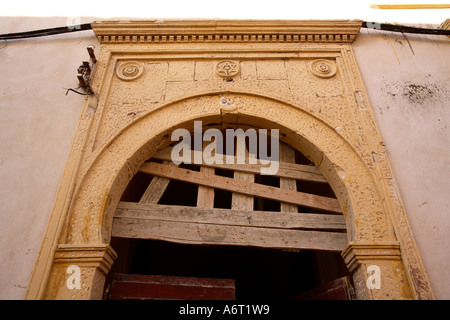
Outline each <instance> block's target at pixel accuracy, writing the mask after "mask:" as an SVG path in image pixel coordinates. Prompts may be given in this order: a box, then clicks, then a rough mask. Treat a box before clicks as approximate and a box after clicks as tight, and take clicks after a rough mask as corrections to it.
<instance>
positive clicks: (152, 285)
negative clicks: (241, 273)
mask: <svg viewBox="0 0 450 320" xmlns="http://www.w3.org/2000/svg"><path fill="white" fill-rule="evenodd" d="M235 298H236V294H235V281H234V280H231V279H230V280H229V279H210V278H191V277H177V276H159V275H141V274H117V273H116V274H114V279H113V282H112V286H111V296H110V299H111V300H160V299H164V300H166V299H170V300H179V299H182V300H234V299H235Z"/></svg>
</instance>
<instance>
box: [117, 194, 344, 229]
mask: <svg viewBox="0 0 450 320" xmlns="http://www.w3.org/2000/svg"><path fill="white" fill-rule="evenodd" d="M114 217H115V218H117V219H120V218H129V219H136V220H155V221H176V222H191V223H206V224H218V225H234V226H252V227H261V228H266V227H268V228H281V229H314V230H334V231H344V230H346V224H345V220H344V217H343V216H342V215H336V214H314V213H305V214H298V213H293V212H273V211H246V210H233V209H231V210H230V209H218V208H196V207H187V206H170V205H158V204H142V203H136V202H123V201H121V202H119V204H118V206H117V208H116V212H115V215H114Z"/></svg>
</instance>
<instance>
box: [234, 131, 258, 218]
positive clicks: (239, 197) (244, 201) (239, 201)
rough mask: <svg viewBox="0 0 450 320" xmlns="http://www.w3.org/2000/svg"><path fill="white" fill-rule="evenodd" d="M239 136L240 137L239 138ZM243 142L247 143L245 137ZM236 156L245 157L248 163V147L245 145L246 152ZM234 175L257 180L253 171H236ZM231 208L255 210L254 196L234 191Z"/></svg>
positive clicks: (247, 179) (253, 180) (240, 178)
mask: <svg viewBox="0 0 450 320" xmlns="http://www.w3.org/2000/svg"><path fill="white" fill-rule="evenodd" d="M239 138H240V137H238V139H239ZM239 143H242V141H241V142H239V141H238V142H237V143H236V144H237V145H239ZM243 143H244V144H245V138H244V141H243ZM239 152H241V151H240V150H237V153H239ZM236 156H237V157H243V158H244V159H246V160H245V162H246V163H247V162H248V159H249V154H248V150H247V147H245V151H244V154H236ZM233 177H234V179H237V180H243V181H248V182H255V175H254V174H253V173H247V172H239V171H235V172H234V176H233ZM231 209H236V210H253V197H252V196H248V195H245V194H241V193H237V192H233V194H232V195H231Z"/></svg>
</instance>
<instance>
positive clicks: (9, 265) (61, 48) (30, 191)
mask: <svg viewBox="0 0 450 320" xmlns="http://www.w3.org/2000/svg"><path fill="white" fill-rule="evenodd" d="M89 21H92V19H88V18H86V19H82V20H81V22H89ZM66 23H67V18H52V19H12V18H11V19H10V18H0V33H8V32H17V31H26V30H34V29H40V28H47V27H55V26H61V25H66ZM383 35H386V37H384V36H383ZM437 39H440V41H438V40H437ZM408 41H409V42H408ZM89 44H94V45H96V46H97V47H99V44H98V42H97V40H96V39H95V37H94V36H93V33H92V32H91V31H85V32H80V33H76V34H73V35H69V36H67V35H66V36H56V37H47V38H37V39H32V40H27V41H16V42H8V43H7V44H6V46H5V47H3V48H2V49H0V70H1V71H2V77H1V78H0V123H1V127H0V147H1V150H2V152H1V154H0V157H1V158H0V159H1V161H0V163H1V165H0V179H1V183H0V201H1V202H2V204H3V206H2V210H0V221H1V223H0V234H1V238H0V261H1V264H0V299H21V298H23V295H24V294H25V289H26V286H27V284H28V280H29V277H30V274H31V272H32V269H33V266H34V263H35V260H36V257H37V253H38V250H39V246H40V244H41V242H42V237H43V235H44V231H45V227H46V224H47V221H48V219H49V216H50V212H51V209H52V206H53V203H54V200H55V196H56V192H57V188H58V185H59V182H60V179H61V175H62V171H63V169H64V166H65V162H66V160H67V156H68V153H69V150H70V146H71V143H72V139H73V135H74V133H75V130H76V126H77V123H78V120H79V116H80V112H81V108H82V104H83V100H84V97H83V96H79V95H77V94H75V93H72V92H71V93H69V94H68V95H65V94H66V90H65V89H64V88H74V87H76V86H77V83H78V82H77V79H76V69H77V67H78V65H79V64H80V63H81V61H83V60H87V59H88V56H87V51H86V49H85V48H86V46H87V45H89ZM2 46H3V45H2V44H0V47H2ZM353 47H354V53H355V56H356V59H357V62H358V65H359V68H360V71H361V74H362V77H363V80H364V82H365V87H366V90H367V92H368V95H369V99H370V102H371V104H372V107H373V109H374V113H375V117H376V119H377V121H378V126H379V128H380V131H381V135H382V137H383V139H384V141H385V144H386V148H387V152H388V154H389V156H390V161H391V165H392V167H393V170H394V174H395V177H396V179H397V183H398V185H399V189H400V193H401V195H402V197H403V200H404V204H405V207H406V211H407V214H408V216H409V219H410V223H411V225H412V229H413V232H414V235H415V237H416V240H417V243H418V246H419V249H420V252H421V254H422V257H423V260H424V264H425V267H426V269H427V272H428V275H429V277H430V280H431V284H432V286H433V289H434V291H435V295H436V298H438V299H448V298H449V297H450V281H449V280H448V279H447V278H443V275H445V274H446V266H447V264H448V261H450V256H449V251H450V250H448V249H449V248H448V247H449V245H448V243H449V242H448V240H447V239H446V237H445V235H446V234H447V233H448V232H449V231H450V226H449V219H448V210H449V204H450V200H449V198H448V196H447V193H448V192H447V190H450V182H449V180H448V178H447V177H448V176H449V173H450V172H449V171H450V169H449V167H450V166H449V160H448V159H449V156H450V151H449V149H448V148H447V147H446V146H448V144H449V141H450V139H449V138H450V137H449V132H450V131H449V129H448V128H447V125H448V123H449V120H450V115H449V111H448V109H447V110H446V108H448V101H449V84H448V83H449V81H448V80H449V79H448V75H449V74H450V72H449V71H450V70H449V69H450V64H449V63H448V59H446V57H448V56H449V53H450V52H449V51H450V44H449V41H448V40H447V39H445V38H443V37H428V38H427V39H426V38H425V37H423V36H420V37H417V39H414V38H413V37H410V36H409V35H408V36H407V39H405V38H404V37H403V36H401V35H400V36H398V35H391V34H390V33H380V34H378V33H375V31H372V30H371V31H370V32H367V31H365V30H362V33H361V34H360V35H359V36H358V38H357V40H356V41H355V42H354V43H353ZM413 89H414V90H415V91H413Z"/></svg>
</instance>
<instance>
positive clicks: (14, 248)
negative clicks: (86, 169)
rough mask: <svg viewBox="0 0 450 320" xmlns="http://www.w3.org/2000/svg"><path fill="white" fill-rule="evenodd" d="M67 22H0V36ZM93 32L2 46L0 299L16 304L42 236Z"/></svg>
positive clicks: (76, 115)
mask: <svg viewBox="0 0 450 320" xmlns="http://www.w3.org/2000/svg"><path fill="white" fill-rule="evenodd" d="M66 21H67V18H51V19H37V18H36V19H30V18H28V19H25V18H16V19H14V18H0V33H2V34H3V33H9V32H20V31H28V30H36V29H43V28H52V27H55V26H64V25H66ZM89 44H94V45H97V41H96V39H95V37H94V36H93V33H92V32H89V31H87V32H79V33H77V34H76V35H75V34H74V35H66V36H55V37H46V38H35V39H28V40H26V41H8V42H7V43H4V41H1V44H0V47H2V49H0V70H1V77H0V150H1V153H0V181H1V182H0V202H1V204H2V208H1V209H0V299H22V298H23V296H24V294H25V289H26V286H27V284H28V281H29V277H30V274H31V271H32V269H33V266H34V263H35V260H36V257H37V253H38V250H39V247H40V243H41V242H42V238H43V236H44V231H45V227H46V224H47V221H48V219H49V216H50V213H51V210H52V206H53V203H54V200H55V196H56V191H57V189H58V185H59V180H60V179H61V175H62V172H63V169H64V166H65V163H66V160H67V157H68V154H69V150H70V146H71V143H72V139H73V135H74V133H75V130H76V126H77V123H78V119H79V116H80V113H81V108H82V105H83V101H84V96H80V95H77V94H75V93H73V92H71V93H69V94H68V95H67V96H66V90H65V89H64V88H75V87H76V86H77V85H78V80H77V78H76V75H77V68H78V66H79V65H80V64H81V61H83V60H86V59H88V58H89V56H88V53H87V51H86V46H88V45H89Z"/></svg>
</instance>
